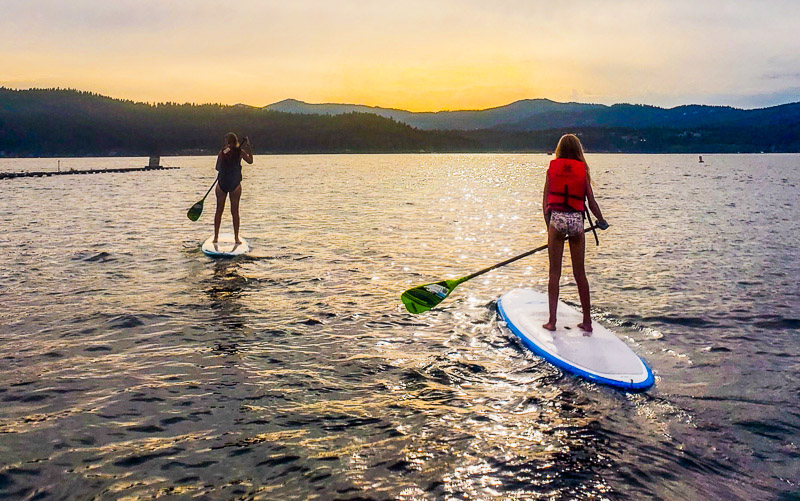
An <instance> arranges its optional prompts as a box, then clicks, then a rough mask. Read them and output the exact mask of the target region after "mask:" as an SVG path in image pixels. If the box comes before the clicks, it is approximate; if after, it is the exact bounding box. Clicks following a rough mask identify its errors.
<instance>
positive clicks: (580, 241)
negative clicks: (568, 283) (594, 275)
mask: <svg viewBox="0 0 800 501" xmlns="http://www.w3.org/2000/svg"><path fill="white" fill-rule="evenodd" d="M569 254H570V258H571V259H572V273H573V274H574V276H575V283H577V284H578V296H580V298H581V309H582V310H583V322H581V323H579V324H578V327H580V328H581V329H583V330H585V331H586V332H592V315H591V309H592V305H591V302H590V300H589V280H587V279H586V268H585V267H584V256H585V254H586V237H585V235H584V234H583V233H581V234H580V235H577V236H574V237H571V238H570V239H569Z"/></svg>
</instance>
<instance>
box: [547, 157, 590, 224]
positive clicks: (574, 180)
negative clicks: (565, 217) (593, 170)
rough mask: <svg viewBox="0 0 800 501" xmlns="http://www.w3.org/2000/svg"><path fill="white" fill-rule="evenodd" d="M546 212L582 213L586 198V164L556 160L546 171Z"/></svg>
mask: <svg viewBox="0 0 800 501" xmlns="http://www.w3.org/2000/svg"><path fill="white" fill-rule="evenodd" d="M547 181H548V193H547V210H557V211H562V212H583V209H584V206H583V200H584V199H585V198H586V164H585V163H583V162H581V161H579V160H572V159H569V158H556V159H555V160H552V161H551V162H550V168H548V169H547Z"/></svg>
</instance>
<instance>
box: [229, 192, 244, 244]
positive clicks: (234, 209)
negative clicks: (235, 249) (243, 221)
mask: <svg viewBox="0 0 800 501" xmlns="http://www.w3.org/2000/svg"><path fill="white" fill-rule="evenodd" d="M241 198H242V185H241V184H240V185H239V186H237V187H236V189H235V190H233V191H232V192H231V217H233V238H234V240H236V243H237V244H240V243H242V241H241V240H239V200H240V199H241Z"/></svg>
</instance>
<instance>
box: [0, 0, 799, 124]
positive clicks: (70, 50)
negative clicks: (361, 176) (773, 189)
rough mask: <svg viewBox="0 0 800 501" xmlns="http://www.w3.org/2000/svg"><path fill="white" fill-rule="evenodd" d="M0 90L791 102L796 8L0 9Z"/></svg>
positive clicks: (186, 3) (31, 1) (544, 4)
mask: <svg viewBox="0 0 800 501" xmlns="http://www.w3.org/2000/svg"><path fill="white" fill-rule="evenodd" d="M0 86H5V87H11V88H29V87H70V88H77V89H81V90H90V91H94V92H99V93H101V94H105V95H109V96H112V97H119V98H127V99H134V100H143V101H178V102H221V103H226V104H234V103H246V104H250V105H254V106H264V105H266V104H270V103H272V102H275V101H279V100H282V99H285V98H296V99H300V100H303V101H308V102H347V103H357V104H368V105H373V106H385V107H395V108H404V109H410V110H414V111H428V110H430V111H436V110H443V109H479V108H487V107H492V106H499V105H503V104H507V103H509V102H512V101H515V100H518V99H525V98H537V97H546V98H550V99H554V100H557V101H580V102H593V103H604V104H612V103H617V102H633V103H644V104H654V105H659V106H667V107H671V106H676V105H680V104H688V103H700V104H726V105H733V106H738V107H745V108H751V107H760V106H768V105H773V104H781V103H786V102H793V101H800V2H798V1H796V0H785V1H783V0H768V1H761V2H756V1H735V0H703V1H688V0H687V1H684V0H663V1H662V0H638V1H627V0H625V1H623V0H619V1H617V0H602V1H601V0H573V1H571V2H556V1H539V0H524V1H516V0H493V1H486V0H475V1H473V0H462V1H455V0H453V1H451V0H423V1H417V0H404V1H396V0H394V1H382V0H372V1H356V0H342V1H339V0H336V1H334V0H331V1H310V0H292V1H267V0H263V1H258V0H241V1H238V2H218V1H214V2H212V1H206V0H159V1H151V0H104V1H95V0H69V1H65V0H26V1H20V0H0Z"/></svg>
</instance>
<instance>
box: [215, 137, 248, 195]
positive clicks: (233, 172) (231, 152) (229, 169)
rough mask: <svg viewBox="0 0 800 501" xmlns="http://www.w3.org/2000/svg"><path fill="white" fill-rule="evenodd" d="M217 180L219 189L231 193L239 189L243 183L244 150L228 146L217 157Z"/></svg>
mask: <svg viewBox="0 0 800 501" xmlns="http://www.w3.org/2000/svg"><path fill="white" fill-rule="evenodd" d="M217 171H218V172H219V174H218V175H217V179H219V189H221V190H222V191H224V192H225V193H230V192H232V191H233V190H235V189H236V188H238V187H239V184H241V182H242V150H241V148H234V147H231V146H226V147H225V148H224V149H223V150H222V151H220V152H219V155H217Z"/></svg>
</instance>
